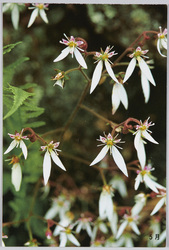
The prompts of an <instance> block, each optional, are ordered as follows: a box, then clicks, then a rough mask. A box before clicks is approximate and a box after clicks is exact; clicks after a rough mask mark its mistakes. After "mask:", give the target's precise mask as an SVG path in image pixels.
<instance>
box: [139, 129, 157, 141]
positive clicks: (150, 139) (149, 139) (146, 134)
mask: <svg viewBox="0 0 169 250" xmlns="http://www.w3.org/2000/svg"><path fill="white" fill-rule="evenodd" d="M142 135H143V136H144V137H145V138H146V139H147V140H148V141H151V142H152V143H155V144H159V143H158V142H157V141H155V140H154V138H153V137H152V136H151V135H150V134H149V133H148V132H147V131H146V130H144V131H143V132H142Z"/></svg>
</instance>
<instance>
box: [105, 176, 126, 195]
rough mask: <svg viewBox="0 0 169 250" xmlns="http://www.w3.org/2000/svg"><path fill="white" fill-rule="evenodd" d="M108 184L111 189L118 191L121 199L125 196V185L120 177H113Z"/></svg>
mask: <svg viewBox="0 0 169 250" xmlns="http://www.w3.org/2000/svg"><path fill="white" fill-rule="evenodd" d="M109 184H111V185H112V187H113V188H115V189H116V190H118V192H119V193H120V195H121V196H122V197H123V198H124V197H126V196H127V188H126V183H125V181H124V179H123V178H122V177H121V176H120V175H114V177H113V178H112V179H111V180H110V182H109Z"/></svg>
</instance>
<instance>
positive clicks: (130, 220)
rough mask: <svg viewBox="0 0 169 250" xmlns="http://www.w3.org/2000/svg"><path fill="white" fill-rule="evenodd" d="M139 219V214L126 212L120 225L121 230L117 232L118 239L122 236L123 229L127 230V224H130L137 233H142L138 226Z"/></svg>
mask: <svg viewBox="0 0 169 250" xmlns="http://www.w3.org/2000/svg"><path fill="white" fill-rule="evenodd" d="M137 221H138V216H137V215H135V216H133V215H128V214H125V215H124V221H123V222H122V224H121V225H120V227H119V230H118V232H117V235H116V239H118V238H120V236H121V235H122V233H123V231H124V230H125V228H126V227H127V226H130V227H131V228H132V230H133V231H134V232H135V233H136V234H137V235H140V231H139V229H138V227H137Z"/></svg>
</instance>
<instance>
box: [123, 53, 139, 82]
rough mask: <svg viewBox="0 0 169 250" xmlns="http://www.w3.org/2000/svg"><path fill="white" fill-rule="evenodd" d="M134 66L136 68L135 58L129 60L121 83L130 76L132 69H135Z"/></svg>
mask: <svg viewBox="0 0 169 250" xmlns="http://www.w3.org/2000/svg"><path fill="white" fill-rule="evenodd" d="M135 66H136V58H135V57H133V59H131V61H130V63H129V65H128V67H127V70H126V74H125V76H124V80H123V83H125V82H126V81H127V80H128V79H129V77H130V76H131V75H132V73H133V71H134V69H135Z"/></svg>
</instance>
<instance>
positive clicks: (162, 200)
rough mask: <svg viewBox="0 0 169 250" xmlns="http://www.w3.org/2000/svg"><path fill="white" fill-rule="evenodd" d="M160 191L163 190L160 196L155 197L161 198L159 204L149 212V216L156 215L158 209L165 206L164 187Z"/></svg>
mask: <svg viewBox="0 0 169 250" xmlns="http://www.w3.org/2000/svg"><path fill="white" fill-rule="evenodd" d="M161 189H163V190H161V194H160V195H157V197H162V198H161V199H160V200H159V202H158V203H157V204H156V205H155V207H154V209H153V211H152V212H151V214H150V215H154V214H156V213H157V212H158V211H159V210H160V208H161V207H162V206H163V205H164V204H166V191H165V188H164V187H162V188H161Z"/></svg>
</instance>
